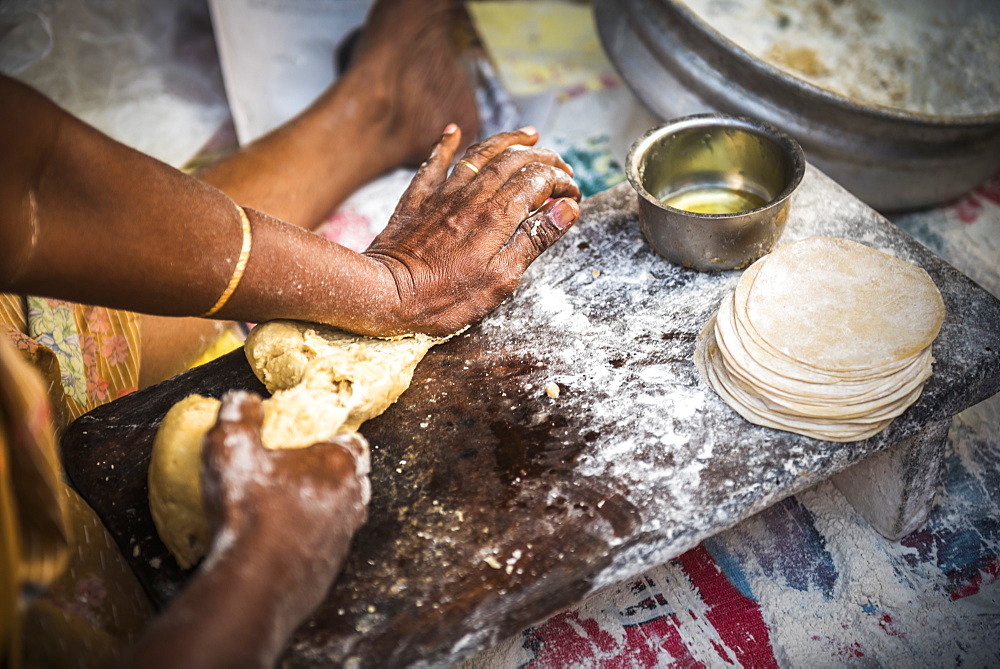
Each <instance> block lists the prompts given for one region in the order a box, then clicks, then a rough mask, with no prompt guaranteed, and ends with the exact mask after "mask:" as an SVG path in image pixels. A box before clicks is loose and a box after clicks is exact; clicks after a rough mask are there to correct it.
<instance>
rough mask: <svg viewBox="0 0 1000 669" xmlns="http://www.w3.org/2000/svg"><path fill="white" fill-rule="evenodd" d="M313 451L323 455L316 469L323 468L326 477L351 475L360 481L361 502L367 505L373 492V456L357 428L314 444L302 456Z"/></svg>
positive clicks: (300, 454) (318, 455) (315, 454)
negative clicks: (371, 475)
mask: <svg viewBox="0 0 1000 669" xmlns="http://www.w3.org/2000/svg"><path fill="white" fill-rule="evenodd" d="M307 454H308V455H310V456H314V457H318V458H320V464H318V466H317V467H316V469H317V470H318V471H320V472H322V476H324V478H325V479H326V480H327V481H330V480H340V481H343V480H344V479H345V477H349V476H351V474H353V478H355V479H356V480H357V482H358V485H359V488H360V493H361V503H362V504H365V505H367V504H368V502H369V500H370V499H371V495H372V487H371V481H369V479H368V472H369V471H370V469H371V460H370V456H369V451H368V441H367V440H366V439H365V438H364V437H362V436H361V435H360V434H358V433H357V432H346V433H343V434H338V435H336V436H334V437H332V438H331V439H330V440H329V441H324V442H319V443H316V444H313V445H312V447H310V448H309V449H307V450H306V451H305V452H304V453H297V454H295V455H298V456H299V457H302V456H303V455H307Z"/></svg>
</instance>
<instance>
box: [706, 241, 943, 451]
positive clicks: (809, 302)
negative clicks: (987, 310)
mask: <svg viewBox="0 0 1000 669" xmlns="http://www.w3.org/2000/svg"><path fill="white" fill-rule="evenodd" d="M943 320H944V302H943V301H942V299H941V294H940V293H939V292H938V289H937V287H936V286H935V285H934V282H933V280H931V278H930V276H928V274H927V272H925V271H924V270H923V269H921V268H919V267H916V266H914V265H911V264H910V263H908V262H905V261H903V260H900V259H898V258H895V257H893V256H890V255H887V254H885V253H882V252H880V251H876V250H874V249H871V248H869V247H867V246H865V245H863V244H858V243H856V242H852V241H848V240H846V239H832V238H828V237H812V238H809V239H804V240H801V241H798V242H795V243H792V244H788V245H786V246H783V247H780V248H778V249H777V250H775V251H774V252H773V253H771V254H770V255H767V256H764V257H763V258H761V259H760V260H758V261H757V262H756V263H754V264H753V265H752V266H750V267H749V268H748V269H747V270H746V271H745V272H744V273H743V276H742V277H741V278H740V281H739V283H738V284H737V286H736V290H735V291H734V292H733V293H732V294H731V295H729V296H727V297H726V299H725V300H723V302H722V305H721V306H720V307H719V310H718V312H716V314H715V315H714V316H713V317H712V318H711V319H710V320H709V322H708V324H707V325H706V326H705V329H704V330H703V331H702V333H701V337H700V338H699V341H698V346H697V348H696V350H695V364H696V365H697V366H698V369H699V371H700V372H701V374H702V377H703V378H705V379H706V380H707V382H708V383H709V385H710V386H711V387H712V389H713V390H715V392H717V393H718V394H719V395H720V396H721V397H722V398H723V399H724V400H725V401H726V403H727V404H729V405H730V406H731V407H732V408H733V409H735V410H736V411H737V412H738V413H739V414H740V415H742V416H743V417H744V418H746V419H747V420H748V421H750V422H751V423H756V424H757V425H764V426H767V427H773V428H777V429H780V430H788V431H790V432H797V433H799V434H804V435H806V436H809V437H814V438H816V439H824V440H827V441H855V440H858V439H866V438H868V437H870V436H872V435H874V434H877V433H878V432H880V431H882V430H883V429H885V427H886V426H888V425H889V423H891V422H892V420H893V419H894V418H895V417H896V416H898V415H899V414H901V413H903V411H905V410H906V408H907V407H908V406H910V404H912V403H913V402H914V401H916V399H917V397H919V396H920V392H921V390H922V389H923V385H924V382H925V381H926V380H927V378H928V377H930V375H931V363H932V362H933V358H932V357H931V343H932V342H933V341H934V338H935V337H937V334H938V331H939V330H940V328H941V323H942V322H943Z"/></svg>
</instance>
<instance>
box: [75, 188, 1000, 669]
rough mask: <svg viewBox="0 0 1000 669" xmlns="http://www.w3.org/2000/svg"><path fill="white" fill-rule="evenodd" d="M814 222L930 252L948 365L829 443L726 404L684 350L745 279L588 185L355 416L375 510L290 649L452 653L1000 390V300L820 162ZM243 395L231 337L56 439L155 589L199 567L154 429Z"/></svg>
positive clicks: (383, 662) (303, 661) (813, 226)
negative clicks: (362, 415) (170, 417)
mask: <svg viewBox="0 0 1000 669" xmlns="http://www.w3.org/2000/svg"><path fill="white" fill-rule="evenodd" d="M812 235H830V236H842V237H848V238H851V239H855V240H857V241H860V242H863V243H867V244H869V245H871V246H874V247H876V248H881V249H883V250H889V251H891V252H893V253H895V254H896V255H898V256H899V257H902V258H904V259H906V260H908V261H911V262H914V263H916V264H918V265H921V266H923V267H924V268H925V269H927V270H928V272H929V273H930V274H931V276H932V278H933V279H934V281H935V282H936V283H937V285H938V287H939V288H940V289H941V292H942V295H943V297H944V300H945V304H946V308H947V312H948V313H947V318H946V321H945V324H944V326H943V328H942V331H941V335H940V336H939V338H938V340H937V342H936V343H935V349H934V355H935V358H936V359H937V362H936V364H935V373H934V376H933V377H932V378H931V380H930V381H929V383H928V385H927V387H926V389H925V392H924V393H923V395H922V396H921V398H920V399H919V400H918V402H917V403H916V404H915V405H914V406H913V407H911V408H910V409H909V410H908V411H907V412H906V413H905V414H904V415H903V416H901V417H900V418H899V419H897V420H896V421H895V422H894V423H893V424H892V425H891V426H890V427H889V428H888V429H887V430H886V431H885V432H883V433H882V434H880V435H878V436H877V437H875V438H872V439H869V440H867V441H863V442H856V443H849V444H832V443H827V442H819V441H815V440H811V439H807V438H805V437H800V436H798V435H793V434H790V433H786V432H779V431H775V430H770V429H767V428H762V427H757V426H754V425H751V424H749V423H747V422H746V421H744V420H743V419H742V418H740V417H739V416H738V415H737V414H736V413H735V412H733V411H732V410H730V409H729V408H728V407H727V406H726V405H725V404H724V403H723V402H722V401H721V400H720V399H719V398H718V397H716V396H715V395H714V394H713V393H712V392H711V390H710V389H708V388H707V386H706V385H705V384H704V383H703V382H702V381H701V379H700V378H699V376H698V373H697V371H696V370H695V368H694V365H693V364H692V362H691V355H692V352H693V350H694V344H695V339H696V337H697V334H698V332H699V331H700V329H701V327H702V325H703V324H704V322H705V321H706V320H707V318H708V317H709V315H710V314H711V313H712V311H714V309H715V308H716V307H717V306H718V304H719V302H720V301H721V300H722V298H723V296H724V295H725V294H727V293H728V292H729V291H731V290H732V289H733V287H734V286H735V283H736V281H737V279H738V277H739V273H738V272H725V273H718V274H701V273H697V272H693V271H689V270H684V269H681V268H678V267H675V266H673V265H670V264H669V263H667V262H666V261H664V260H662V259H661V258H659V257H657V256H655V255H654V254H653V253H652V252H651V251H650V249H649V247H648V246H647V245H646V244H645V243H644V242H643V241H642V239H641V233H640V231H639V225H638V220H637V210H636V203H635V198H634V194H633V193H632V191H631V190H630V188H629V187H628V186H627V185H623V186H619V187H617V188H615V189H612V190H610V191H608V192H606V193H602V194H601V195H598V196H596V197H593V198H590V199H589V200H587V201H586V202H585V203H584V207H583V214H582V217H581V220H580V222H579V224H578V225H577V226H575V227H574V228H573V229H572V230H571V231H570V232H569V233H568V234H567V236H566V237H565V238H564V239H563V240H561V241H560V242H559V244H557V245H556V246H555V247H554V248H552V249H550V250H549V251H548V252H546V254H545V255H544V256H543V258H542V259H541V260H540V261H538V262H536V263H535V265H533V266H532V268H531V269H530V270H529V272H528V273H527V274H526V276H525V278H524V280H523V281H522V285H521V286H520V287H519V289H518V291H517V293H516V295H515V297H514V298H513V299H512V300H510V301H509V302H507V303H505V304H504V305H502V306H501V307H500V308H499V309H497V310H496V311H495V312H494V313H493V314H491V315H490V316H489V317H487V318H486V319H485V320H484V321H483V322H481V323H480V324H478V325H477V326H475V327H474V328H472V329H471V330H470V331H468V333H466V334H464V335H462V336H460V337H457V338H455V339H454V340H452V341H450V342H448V343H447V344H444V345H442V346H439V347H437V348H435V349H432V351H431V352H430V353H429V354H428V356H427V357H426V358H425V360H424V361H423V362H422V363H421V364H420V366H419V367H418V368H417V370H416V373H415V375H414V379H413V384H412V386H411V388H410V389H409V390H408V391H407V392H406V393H405V394H404V395H403V396H402V397H401V398H400V400H399V402H397V403H396V404H395V405H394V406H393V407H391V408H390V409H389V410H388V411H387V412H386V413H385V414H383V415H382V416H380V417H379V418H376V419H374V420H372V421H370V422H369V423H366V424H365V425H364V426H363V430H362V431H363V433H364V434H365V436H366V437H367V438H368V439H369V441H370V442H371V445H372V475H371V478H372V488H373V498H372V502H371V507H370V518H369V521H368V523H367V524H366V525H365V526H364V527H363V528H362V529H361V530H360V531H359V533H358V535H357V536H356V538H355V541H354V545H353V549H352V552H351V556H350V558H349V561H348V564H347V567H346V569H345V571H344V573H343V574H341V576H340V577H339V578H338V580H337V582H336V583H335V584H334V586H333V588H332V589H331V592H330V593H329V595H328V597H327V599H326V601H325V603H324V604H323V605H322V606H321V607H320V608H319V610H317V611H316V613H315V615H314V616H313V617H312V618H311V619H310V620H309V621H308V622H307V623H306V624H304V625H303V626H302V627H301V628H300V630H299V631H298V632H297V634H296V636H295V638H294V639H293V641H292V643H291V644H290V646H289V648H288V649H287V652H286V655H285V662H286V663H287V664H288V665H289V666H328V665H329V664H331V663H343V662H348V661H352V660H353V659H355V658H356V660H357V662H358V663H359V665H360V666H379V667H380V666H389V665H405V664H411V663H414V662H418V661H421V660H424V661H432V662H433V661H441V660H444V659H455V658H457V657H460V656H462V655H463V654H466V653H470V652H473V651H475V650H478V649H480V648H482V647H483V646H485V645H487V644H489V643H491V642H493V641H495V640H498V639H500V638H503V637H504V636H505V635H508V634H510V633H513V632H515V631H517V630H520V629H522V628H523V627H525V626H526V625H529V624H531V623H533V622H535V621H538V620H540V619H541V618H543V617H545V616H546V615H548V614H550V613H552V612H554V611H556V610H558V609H560V608H562V607H565V606H566V605H569V604H571V603H572V602H574V601H577V600H578V599H580V598H581V597H583V596H584V595H586V594H587V593H589V592H592V591H593V590H595V589H597V588H600V587H603V586H606V585H611V584H614V583H617V582H620V581H622V580H624V579H627V578H629V577H631V576H634V575H636V574H638V573H640V572H641V571H643V570H644V569H646V568H648V567H650V566H652V565H655V564H658V563H661V562H663V561H665V560H667V559H669V558H671V557H674V556H676V555H678V554H680V553H681V552H683V551H684V550H687V549H689V548H691V547H693V546H694V545H696V544H697V543H698V542H699V541H701V540H702V539H704V538H705V537H707V536H710V535H711V534H714V533H716V532H718V531H720V530H722V529H724V528H726V527H729V526H731V525H733V524H735V523H737V522H739V521H740V520H741V519H743V518H746V517H747V516H749V515H751V514H752V513H755V512H756V511H759V510H761V509H763V508H765V507H766V506H768V505H770V504H772V503H774V502H776V501H778V500H780V499H782V498H783V497H785V496H787V495H790V494H793V493H794V492H796V491H798V490H801V489H803V488H805V487H807V486H809V485H812V484H813V483H816V482H818V481H820V480H823V479H826V478H828V477H829V476H831V475H832V474H834V473H836V472H838V471H841V470H843V469H844V468H845V467H847V466H849V465H850V464H852V463H855V462H857V461H859V460H860V459H862V458H864V457H866V456H868V455H871V454H874V453H876V452H878V451H880V450H882V449H884V448H885V447H886V446H888V445H891V444H894V443H897V442H899V441H901V440H903V439H905V438H907V437H909V436H911V435H913V434H916V433H917V432H919V431H920V430H921V429H923V427H924V426H926V425H927V424H928V423H929V422H933V421H938V420H942V419H945V418H947V417H949V416H951V415H954V414H955V413H957V412H958V411H961V410H962V409H964V408H966V407H968V406H971V405H972V404H974V403H976V402H978V401H980V400H982V399H985V398H986V397H989V396H990V395H992V394H994V393H996V392H997V391H998V390H1000V301H998V300H997V299H996V298H994V297H993V296H991V295H990V294H989V293H987V292H986V291H984V290H982V289H981V288H980V287H978V286H977V285H976V284H974V283H973V282H971V281H970V280H969V279H967V278H966V277H964V276H963V275H961V274H960V273H958V272H957V271H956V270H954V269H953V268H951V267H950V266H949V265H947V264H945V263H944V262H943V261H941V260H940V259H938V258H937V257H935V256H933V254H931V253H930V252H929V251H928V250H927V249H925V248H924V247H922V246H920V245H919V244H918V243H917V242H915V241H914V240H913V239H911V238H910V237H908V236H907V235H905V234H904V233H903V232H901V231H900V230H899V229H898V228H896V227H895V226H893V225H892V224H890V223H888V222H887V221H885V220H884V219H883V218H881V217H880V216H878V215H877V214H876V213H875V212H873V211H872V210H870V209H868V208H867V207H866V206H864V205H863V204H861V203H860V202H859V201H857V200H855V199H854V198H853V197H852V196H850V195H849V194H847V193H846V192H845V191H843V190H842V189H841V188H840V187H839V186H837V185H836V184H834V183H833V182H832V181H830V180H829V179H827V178H826V177H824V176H823V175H822V174H820V173H818V172H816V171H815V170H812V169H810V170H808V172H807V175H806V179H805V180H804V182H803V185H802V187H801V188H800V190H799V192H798V193H797V194H796V195H795V196H794V199H793V202H792V210H791V214H790V216H789V221H788V223H787V227H786V230H785V232H784V234H783V236H782V239H781V242H782V243H787V242H790V241H794V240H796V239H800V238H802V237H806V236H812ZM548 383H556V384H558V385H559V387H560V395H559V397H558V398H556V399H553V398H550V397H549V396H548V395H547V394H546V393H545V390H544V387H545V385H546V384H548ZM229 388H249V389H256V390H258V391H262V389H261V388H260V385H259V383H258V382H257V381H256V379H255V378H254V377H253V375H252V373H251V372H250V370H249V366H248V365H247V364H246V362H245V360H244V359H243V358H242V353H241V352H239V351H237V352H235V353H233V354H230V355H228V356H226V357H224V358H222V359H220V360H218V361H216V362H214V363H211V364H209V365H206V366H204V367H201V368H198V369H196V370H193V371H191V372H189V373H187V374H185V375H182V376H179V377H176V378H174V379H171V380H169V381H167V382H164V383H163V384H160V385H159V386H155V387H153V388H150V389H147V390H144V391H142V392H139V393H135V394H133V395H131V396H128V397H126V398H123V399H122V400H118V401H116V402H113V403H111V404H109V405H106V406H104V407H102V408H100V409H98V410H96V411H94V412H91V413H90V414H88V415H86V416H84V417H82V418H81V419H80V420H78V421H77V422H76V423H74V424H73V425H72V426H71V427H70V429H69V430H68V431H67V433H66V435H65V436H64V438H63V451H64V457H65V461H66V468H67V471H68V472H69V474H70V476H71V478H72V480H73V482H74V483H75V485H76V486H77V487H78V489H79V490H80V492H81V493H82V494H83V496H84V497H85V498H86V499H87V500H88V501H89V502H90V503H91V505H92V506H94V508H95V509H96V510H97V512H98V513H99V514H100V515H101V517H102V518H103V519H104V521H105V522H106V523H107V525H108V528H109V529H110V531H111V532H112V534H113V535H114V536H115V537H116V539H117V540H118V542H119V544H120V545H121V547H122V550H123V552H124V553H125V555H126V557H127V558H128V559H129V560H130V561H131V563H132V565H133V567H134V568H135V570H136V572H137V573H138V574H139V576H140V579H141V580H142V581H143V582H144V583H145V584H146V585H147V587H148V588H149V589H150V591H151V592H152V593H153V594H154V596H155V597H156V598H157V599H158V600H159V601H166V600H168V599H169V598H170V597H171V596H172V595H173V594H174V593H175V592H176V591H177V589H178V588H179V587H181V585H182V584H183V582H184V579H185V577H186V574H184V573H183V572H181V571H180V570H179V569H178V568H177V566H176V564H174V562H173V560H172V559H171V558H170V557H169V556H168V555H167V553H166V551H165V549H164V548H163V546H162V544H161V543H160V542H159V540H158V539H157V537H156V534H155V530H154V528H153V526H152V523H151V520H150V516H149V511H148V507H147V502H146V492H147V491H146V478H145V473H146V467H147V464H148V458H149V450H150V446H151V443H152V438H153V435H154V434H155V430H156V427H157V425H158V423H159V420H160V419H161V418H162V415H163V413H164V412H165V411H166V410H167V409H168V408H169V406H170V405H171V404H172V403H173V402H175V401H177V400H179V399H181V398H182V397H184V396H185V395H187V394H189V393H191V392H199V393H202V394H206V395H214V396H218V395H220V394H221V393H222V392H224V391H225V390H227V389H229Z"/></svg>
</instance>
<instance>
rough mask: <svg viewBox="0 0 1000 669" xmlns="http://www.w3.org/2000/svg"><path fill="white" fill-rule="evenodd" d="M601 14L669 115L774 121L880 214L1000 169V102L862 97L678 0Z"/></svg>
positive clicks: (626, 71)
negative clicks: (826, 85)
mask: <svg viewBox="0 0 1000 669" xmlns="http://www.w3.org/2000/svg"><path fill="white" fill-rule="evenodd" d="M996 7H997V8H998V9H1000V3H998V4H997V5H996ZM594 12H595V18H596V21H597V27H598V32H599V34H600V37H601V40H602V42H603V44H604V48H605V50H606V51H607V53H608V55H609V57H610V58H611V60H612V62H613V63H614V64H615V66H616V67H617V69H618V71H619V72H620V73H621V75H622V77H623V78H624V79H625V81H626V82H628V84H629V85H630V86H631V88H632V89H633V91H635V93H636V95H637V96H638V97H639V98H640V99H641V100H642V101H643V102H644V103H645V104H646V105H647V106H648V107H649V108H650V109H651V110H652V111H653V112H654V113H656V114H657V115H659V116H660V117H661V118H663V119H671V118H674V117H677V116H685V115H689V114H695V113H701V112H713V111H714V112H722V113H727V114H735V115H740V116H749V117H753V118H757V119H760V120H762V121H764V122H767V123H770V124H771V125H774V126H776V127H777V128H779V129H781V130H783V131H784V132H786V133H788V134H789V135H791V136H793V137H795V138H796V139H797V140H798V141H799V142H800V143H801V144H802V147H803V149H804V150H805V153H806V156H807V158H808V159H809V161H810V162H811V163H813V164H814V165H816V166H817V167H818V168H820V169H821V170H823V171H824V172H826V173H827V174H828V175H830V176H831V177H832V178H833V179H835V180H837V181H838V182H839V183H840V184H841V185H843V186H844V187H845V188H847V190H849V191H851V192H852V193H853V194H854V195H856V196H857V197H858V198H860V199H861V200H863V201H864V202H866V203H867V204H869V205H870V206H872V207H873V208H875V209H878V210H880V211H884V212H893V211H904V210H911V209H918V208H923V207H927V206H931V205H936V204H940V203H943V202H947V201H949V200H952V199H954V198H956V197H958V196H960V195H961V194H963V193H965V192H967V191H968V190H970V189H971V188H973V187H975V186H976V185H978V184H980V183H982V182H983V181H984V180H986V179H987V178H988V177H989V176H991V175H992V174H993V173H994V172H995V171H996V170H997V169H1000V110H993V111H990V112H988V113H982V114H975V115H969V116H936V115H930V114H920V113H914V112H907V111H903V110H897V109H892V108H887V107H879V106H876V105H866V104H862V103H860V102H858V101H857V100H854V99H851V98H848V97H845V96H842V95H838V94H836V93H833V92H831V91H829V90H826V89H823V88H819V87H818V86H814V85H812V84H810V83H808V82H806V81H804V80H802V79H799V78H796V77H794V76H791V75H790V74H787V73H785V72H783V71H782V70H779V69H777V68H776V67H773V66H771V65H769V64H768V63H766V62H764V61H763V60H761V59H758V58H756V57H754V56H753V55H751V54H750V53H748V52H747V51H745V50H743V49H741V48H740V47H738V46H736V45H735V44H734V43H733V42H731V41H729V40H727V39H726V38H724V37H723V36H722V35H721V34H719V33H718V32H717V31H716V30H715V29H713V28H712V27H711V26H709V25H707V24H706V23H704V22H703V21H702V20H701V19H700V18H699V17H698V16H696V15H695V14H694V13H693V12H692V11H691V10H690V9H688V8H687V7H686V6H685V5H684V4H683V3H681V2H675V1H672V0H594ZM987 74H989V73H987Z"/></svg>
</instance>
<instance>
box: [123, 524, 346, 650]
mask: <svg viewBox="0 0 1000 669" xmlns="http://www.w3.org/2000/svg"><path fill="white" fill-rule="evenodd" d="M348 539H349V537H348ZM275 545H276V544H275V542H273V541H269V540H268V537H265V536H262V535H260V534H259V535H258V536H257V537H254V536H252V535H251V534H249V533H248V534H245V535H244V536H243V537H241V538H239V539H237V540H236V542H235V543H233V544H232V545H230V546H229V547H227V548H224V549H223V550H222V551H220V552H219V553H218V554H217V555H215V556H214V557H211V558H209V559H208V560H207V561H206V563H205V564H203V565H202V567H201V568H200V571H199V572H198V573H197V574H196V575H195V577H194V578H193V579H192V580H191V582H190V583H188V584H187V585H186V586H185V588H184V590H183V592H181V594H179V595H178V596H177V598H176V599H175V600H174V601H173V602H171V604H170V606H169V607H168V608H167V610H166V611H165V612H164V613H163V614H161V615H160V617H159V618H157V619H156V621H155V622H154V623H153V624H152V625H151V626H150V628H149V629H148V630H147V631H146V632H145V634H144V635H143V637H142V638H141V639H140V640H139V642H138V643H137V644H136V645H135V647H134V648H132V649H131V650H130V651H129V652H128V656H127V658H126V660H125V662H124V664H125V666H128V667H132V666H135V667H145V668H150V669H152V668H155V667H164V668H166V667H185V668H186V669H198V668H199V667H206V668H208V667H213V668H216V667H271V666H273V664H274V661H275V660H276V658H277V656H278V654H279V653H280V652H281V650H282V649H283V648H284V645H285V643H286V642H287V640H288V638H289V637H290V636H291V634H292V632H293V631H294V630H295V628H296V627H297V626H298V625H299V623H301V622H302V620H303V619H304V618H305V616H306V615H308V614H309V612H310V611H311V610H312V609H313V607H315V606H316V604H317V601H318V599H319V598H320V597H322V595H323V593H324V592H325V591H326V589H327V588H328V587H329V585H330V583H329V578H327V579H326V580H325V581H321V582H309V581H307V580H306V579H304V578H303V574H305V573H306V572H304V571H303V569H302V568H301V566H300V565H297V564H291V565H290V564H289V562H290V561H291V560H293V559H294V556H292V555H290V554H289V553H288V549H282V548H276V547H275ZM345 548H346V541H345ZM342 561H343V557H342V556H341V559H340V561H339V562H338V568H339V564H340V563H342ZM331 573H336V572H335V571H333V572H331Z"/></svg>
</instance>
